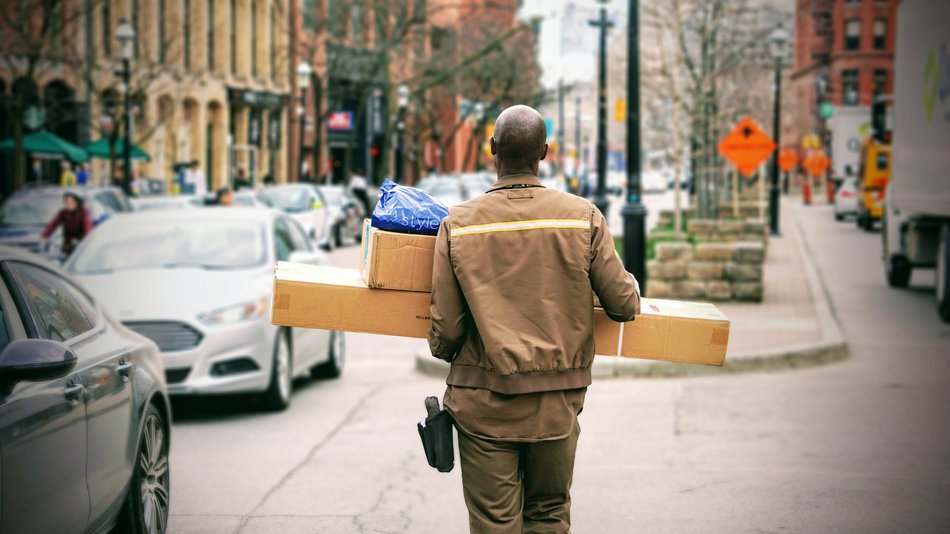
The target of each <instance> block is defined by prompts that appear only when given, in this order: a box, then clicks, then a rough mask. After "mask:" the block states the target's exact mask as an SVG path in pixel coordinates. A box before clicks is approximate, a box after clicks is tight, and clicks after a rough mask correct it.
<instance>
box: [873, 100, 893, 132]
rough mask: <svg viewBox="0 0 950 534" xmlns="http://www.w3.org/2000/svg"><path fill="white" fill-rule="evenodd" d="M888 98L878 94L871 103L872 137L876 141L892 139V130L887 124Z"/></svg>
mask: <svg viewBox="0 0 950 534" xmlns="http://www.w3.org/2000/svg"><path fill="white" fill-rule="evenodd" d="M888 100H889V99H888V98H886V97H883V96H878V97H876V98H875V99H874V103H873V104H871V137H872V138H873V139H874V140H875V141H881V142H884V143H886V142H888V141H890V137H891V132H890V129H889V128H888V124H887V102H888Z"/></svg>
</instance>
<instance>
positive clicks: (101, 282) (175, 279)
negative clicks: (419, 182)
mask: <svg viewBox="0 0 950 534" xmlns="http://www.w3.org/2000/svg"><path fill="white" fill-rule="evenodd" d="M322 258H323V255H322V253H320V252H319V251H317V250H314V247H313V244H312V243H311V241H310V239H308V238H307V235H306V234H305V233H304V231H303V229H302V228H301V227H300V225H299V224H298V223H297V222H296V221H295V220H294V219H293V218H291V217H289V216H287V215H284V214H283V213H280V212H278V211H275V210H262V209H254V208H237V207H212V208H206V209H200V210H156V211H147V212H141V213H135V214H130V215H128V216H124V217H116V218H114V219H112V220H109V221H107V222H106V223H104V224H103V225H102V226H101V227H100V228H99V229H97V230H96V232H94V233H93V234H91V235H90V236H89V237H87V238H86V239H85V240H84V241H83V242H82V244H81V245H80V247H79V248H78V249H77V250H76V252H75V253H74V254H73V255H72V257H71V258H70V259H69V261H68V262H67V264H66V266H65V267H66V269H67V270H68V271H70V272H71V273H73V274H74V275H75V276H76V277H77V278H78V279H79V280H81V281H82V282H83V283H84V284H85V286H86V287H88V288H89V289H90V290H91V291H92V292H93V293H94V294H96V295H97V296H98V297H99V299H100V300H101V301H102V302H103V304H104V305H105V306H106V307H107V308H109V309H110V310H112V312H113V313H114V314H115V315H116V316H117V317H118V318H119V320H120V321H122V322H123V323H124V324H125V325H126V326H128V327H129V328H131V329H132V330H134V331H136V332H138V333H139V334H142V335H144V336H145V337H148V338H150V339H152V340H153V341H155V343H156V344H157V345H158V347H159V349H160V350H161V352H162V356H163V357H164V361H165V370H166V377H167V381H168V392H169V394H172V395H176V394H177V395H180V394H217V393H261V394H263V399H262V400H263V402H264V404H265V405H266V406H267V407H268V408H270V409H274V410H280V409H284V408H286V407H287V405H288V404H289V402H290V396H291V391H292V387H293V379H294V378H295V377H298V376H304V375H306V374H308V373H310V374H312V375H314V376H326V377H336V376H339V375H340V373H341V372H342V369H343V359H344V350H345V346H344V338H343V333H341V332H328V331H323V330H312V329H301V328H294V329H288V328H283V327H277V326H274V325H272V324H271V322H270V309H271V299H272V287H273V280H274V263H275V262H276V261H278V260H283V261H294V262H301V263H311V264H316V263H321V262H322Z"/></svg>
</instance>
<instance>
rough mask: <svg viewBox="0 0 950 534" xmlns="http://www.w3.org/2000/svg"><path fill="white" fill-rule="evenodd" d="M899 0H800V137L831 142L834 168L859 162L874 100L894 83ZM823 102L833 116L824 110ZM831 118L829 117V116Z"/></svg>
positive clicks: (796, 77) (796, 76)
mask: <svg viewBox="0 0 950 534" xmlns="http://www.w3.org/2000/svg"><path fill="white" fill-rule="evenodd" d="M898 1H899V0H797V1H796V6H795V11H796V13H795V40H794V42H795V57H794V68H793V71H792V87H791V91H790V95H789V96H790V97H791V98H794V99H795V103H796V107H797V109H798V110H799V113H798V114H797V121H796V124H795V131H796V136H797V137H798V138H799V139H801V138H802V137H804V136H808V135H810V134H816V135H817V136H818V137H819V138H821V139H822V141H823V142H822V144H823V145H824V146H825V147H830V149H831V150H830V151H831V154H832V160H833V161H834V172H835V173H836V174H843V173H844V166H845V165H846V164H854V162H855V161H856V158H857V149H858V145H859V143H860V138H861V137H862V135H863V132H864V131H865V126H864V125H865V124H866V123H867V122H868V121H869V120H870V105H871V103H872V102H873V101H874V98H875V96H877V95H889V94H891V92H892V90H893V89H892V88H893V83H894V80H893V58H894V31H895V28H896V21H895V16H896V7H897V3H898ZM822 103H826V106H825V108H826V109H825V110H826V111H831V108H830V106H828V104H831V105H833V106H834V110H833V114H832V116H831V117H824V118H823V117H822V116H821V115H820V113H819V111H820V106H821V104H822ZM826 119H827V120H826Z"/></svg>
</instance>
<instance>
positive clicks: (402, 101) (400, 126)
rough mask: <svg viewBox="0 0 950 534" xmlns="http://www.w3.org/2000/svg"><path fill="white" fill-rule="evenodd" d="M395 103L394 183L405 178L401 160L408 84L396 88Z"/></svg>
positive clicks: (402, 181)
mask: <svg viewBox="0 0 950 534" xmlns="http://www.w3.org/2000/svg"><path fill="white" fill-rule="evenodd" d="M396 103H397V104H398V105H399V117H398V118H397V119H396V153H395V154H393V165H395V167H396V172H395V173H393V174H394V176H395V177H396V183H397V184H401V183H404V182H405V179H406V169H405V163H404V162H403V152H404V151H405V142H406V140H405V137H404V136H405V133H406V108H407V107H409V86H408V85H406V84H402V85H400V86H399V88H398V89H396Z"/></svg>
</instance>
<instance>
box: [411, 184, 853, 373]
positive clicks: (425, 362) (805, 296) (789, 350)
mask: <svg viewBox="0 0 950 534" xmlns="http://www.w3.org/2000/svg"><path fill="white" fill-rule="evenodd" d="M802 215H803V211H802V208H801V204H800V201H797V199H796V198H795V197H792V199H789V198H783V199H782V205H781V210H780V221H781V225H780V229H781V236H779V237H772V238H770V239H769V245H768V248H769V250H768V254H767V257H766V261H765V264H764V266H763V268H764V270H765V276H764V279H765V296H764V299H763V302H762V303H740V302H725V303H716V305H717V306H718V307H719V309H721V310H722V311H723V312H724V313H725V314H726V316H727V317H728V318H729V320H730V321H731V323H732V325H731V329H730V333H729V348H728V352H727V355H726V363H725V365H723V366H722V367H715V366H704V365H688V364H681V363H671V362H661V361H653V360H638V359H632V358H623V357H620V356H617V357H609V356H598V357H597V358H596V359H595V360H594V367H593V373H594V376H595V377H598V378H607V377H624V376H645V377H646V376H649V377H663V376H691V375H703V374H711V373H723V372H744V371H756V370H775V369H782V368H794V367H807V366H812V365H819V364H823V363H829V362H833V361H838V360H841V359H844V358H846V357H847V345H846V343H845V341H844V337H843V335H842V333H841V329H840V327H839V325H838V322H837V320H836V319H835V317H834V316H833V313H832V310H831V307H830V305H829V303H828V297H827V293H826V291H825V288H824V287H823V285H822V282H821V279H820V277H819V276H818V273H817V271H816V269H815V266H814V263H813V261H812V259H811V258H810V255H809V252H808V248H807V244H806V242H805V238H804V235H803V233H802V230H801V226H800V224H799V222H798V217H800V216H802ZM416 368H417V369H418V370H419V371H420V372H424V373H427V374H438V375H442V376H444V375H445V374H446V373H447V372H448V364H445V363H443V362H441V361H439V360H436V359H435V358H432V357H431V356H430V355H429V354H428V353H427V352H426V351H425V350H421V351H419V353H417V354H416Z"/></svg>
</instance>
